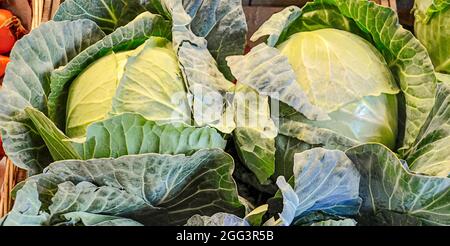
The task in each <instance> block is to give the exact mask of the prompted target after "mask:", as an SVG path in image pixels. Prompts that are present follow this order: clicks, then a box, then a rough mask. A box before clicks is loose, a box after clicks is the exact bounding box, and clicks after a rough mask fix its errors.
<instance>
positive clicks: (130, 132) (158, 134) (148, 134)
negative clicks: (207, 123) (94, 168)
mask: <svg viewBox="0 0 450 246" xmlns="http://www.w3.org/2000/svg"><path fill="white" fill-rule="evenodd" d="M73 145H74V146H75V148H76V149H77V151H78V153H80V155H81V156H82V158H83V159H85V160H86V159H91V158H105V157H114V158H117V157H120V156H124V155H133V154H146V153H159V154H187V155H191V154H193V153H194V152H195V151H197V150H201V149H205V148H220V149H224V148H225V145H226V141H225V140H224V139H223V138H222V136H221V135H220V134H219V133H218V132H217V130H215V129H214V128H210V127H204V128H195V127H190V126H186V125H182V124H180V125H172V124H166V125H158V124H156V123H155V122H152V121H148V120H146V119H144V118H143V117H142V116H140V115H137V114H131V113H130V114H123V115H119V116H116V117H113V118H111V119H108V120H106V121H103V122H98V123H95V124H93V125H92V126H90V127H89V129H88V133H87V138H86V141H85V142H84V143H76V142H74V143H73Z"/></svg>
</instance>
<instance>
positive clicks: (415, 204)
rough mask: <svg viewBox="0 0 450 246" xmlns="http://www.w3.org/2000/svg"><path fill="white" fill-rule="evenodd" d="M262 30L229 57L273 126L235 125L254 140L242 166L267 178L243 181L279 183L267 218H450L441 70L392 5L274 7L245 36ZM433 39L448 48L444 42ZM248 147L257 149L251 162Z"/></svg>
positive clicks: (294, 221)
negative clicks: (266, 130) (244, 50)
mask: <svg viewBox="0 0 450 246" xmlns="http://www.w3.org/2000/svg"><path fill="white" fill-rule="evenodd" d="M416 2H421V1H416ZM427 2H431V1H427ZM444 2H448V1H445V0H444V1H434V3H435V5H433V6H434V7H435V8H436V7H437V5H438V3H442V4H444ZM441 10H442V9H441ZM438 16H440V14H437V13H436V16H435V17H434V18H436V21H437V20H439V21H442V22H441V23H445V21H443V20H440V19H439V17H438ZM447 26H448V24H446V25H442V28H444V27H445V28H446V27H447ZM447 29H448V28H446V30H442V29H441V32H443V33H445V31H448V30H447ZM429 32H434V34H435V35H437V34H438V33H439V31H438V29H430V30H429ZM444 36H445V38H448V36H449V35H448V34H447V35H445V34H444ZM260 39H262V40H263V41H265V42H263V43H261V44H259V45H257V46H256V47H254V48H253V49H252V50H251V51H250V52H249V53H248V54H246V55H244V56H232V57H229V58H227V61H228V64H229V65H230V68H231V71H232V72H233V74H234V76H235V77H236V78H237V80H238V83H239V84H241V85H244V86H247V87H248V88H249V89H251V90H254V91H256V92H257V93H259V94H260V95H262V96H266V97H268V98H269V99H268V100H267V101H268V103H267V106H270V112H269V113H267V114H265V115H266V116H267V117H269V119H270V120H272V121H273V123H274V124H275V125H276V131H272V132H276V133H277V135H276V136H269V135H265V137H264V138H263V137H262V136H263V135H262V134H259V135H258V134H255V133H254V134H253V135H251V134H247V135H244V134H241V133H240V134H235V135H236V136H237V137H239V138H238V140H241V141H235V143H236V149H237V150H238V151H239V150H241V149H244V150H247V149H248V147H249V146H252V145H250V144H248V142H250V143H253V142H257V143H258V145H257V147H259V148H255V150H257V151H255V152H254V153H253V154H249V153H246V154H245V155H244V154H241V156H240V157H241V161H242V162H243V163H244V165H246V166H247V167H249V170H250V171H252V172H253V173H254V175H255V176H257V177H260V176H261V174H260V172H261V170H265V171H266V176H270V178H268V180H265V181H264V182H261V179H259V181H260V183H259V184H255V183H256V182H257V181H256V182H255V181H252V180H251V179H250V178H245V177H243V178H242V180H243V182H245V181H246V182H247V184H250V185H252V187H255V189H258V190H259V191H260V192H261V193H262V194H267V193H270V189H269V188H267V184H268V183H269V184H270V182H272V184H273V183H275V182H276V185H277V188H278V189H279V192H277V194H275V196H274V198H273V201H271V202H270V203H269V204H272V203H275V201H278V202H279V203H282V204H283V208H282V209H278V210H277V212H279V213H278V216H273V217H271V219H269V220H268V221H266V222H265V225H311V224H314V223H316V222H326V221H332V224H333V223H336V224H338V223H339V222H342V221H345V220H348V219H355V222H356V223H358V225H449V224H450V221H449V219H448V218H449V211H450V210H449V209H448V208H449V206H450V196H449V194H450V178H449V170H450V169H449V163H450V162H449V160H450V157H449V156H450V155H449V154H448V153H449V152H448V145H449V139H450V138H449V136H450V131H449V127H448V126H449V123H448V122H449V119H450V114H449V113H448V112H449V110H448V108H449V106H448V105H449V95H450V91H449V88H448V83H446V81H447V80H448V79H447V77H446V76H445V75H441V74H437V73H436V71H435V70H434V67H433V64H432V62H431V58H430V56H431V57H432V58H433V51H430V56H429V55H428V52H427V50H426V49H425V48H424V47H423V45H422V44H421V43H420V42H419V40H417V39H416V38H415V37H414V36H413V34H412V33H411V32H409V31H408V30H405V29H404V28H403V27H402V26H401V25H400V24H399V21H398V17H397V14H396V13H395V12H394V11H393V10H392V9H389V8H386V7H382V6H379V5H376V4H375V3H373V2H371V1H366V0H316V1H313V2H308V3H307V4H306V5H305V6H304V7H303V8H301V9H300V8H298V7H288V8H286V9H284V10H282V11H280V12H279V13H276V14H274V15H273V16H272V17H271V18H270V19H269V20H267V21H266V22H265V23H264V24H263V25H262V26H261V27H260V28H259V29H258V30H257V31H256V32H255V34H254V35H253V36H252V37H251V40H252V41H258V40H260ZM433 39H435V40H436V39H437V36H434V37H433ZM435 45H436V47H440V52H438V51H436V54H438V53H439V54H440V55H442V56H444V55H443V54H442V50H443V49H446V48H448V45H445V44H444V45H442V43H441V44H440V46H438V45H437V44H435ZM444 53H445V52H444ZM446 59H448V56H447V58H446ZM435 60H436V59H435ZM445 64H448V62H447V63H446V62H445V59H444V61H443V62H441V63H440V64H435V65H436V66H437V69H438V70H439V68H442V67H443V66H446V65H445ZM438 80H439V81H440V82H442V83H439V82H438ZM237 129H247V130H246V131H247V132H251V130H254V129H255V128H254V127H253V126H251V125H244V126H239V128H237ZM236 136H235V137H236ZM242 136H245V137H246V139H247V143H244V142H243V141H242V139H245V138H244V137H242ZM241 152H242V151H241ZM244 153H245V152H244ZM253 156H258V157H264V159H263V160H265V161H264V162H263V161H261V162H260V163H261V167H260V168H259V169H256V168H254V167H255V166H256V165H255V164H254V159H252V158H250V157H253ZM263 167H264V169H263ZM255 170H256V171H255ZM269 170H270V172H269ZM247 175H248V174H247ZM270 194H272V193H270ZM211 219H212V217H211ZM324 224H326V223H324ZM353 224H354V223H353Z"/></svg>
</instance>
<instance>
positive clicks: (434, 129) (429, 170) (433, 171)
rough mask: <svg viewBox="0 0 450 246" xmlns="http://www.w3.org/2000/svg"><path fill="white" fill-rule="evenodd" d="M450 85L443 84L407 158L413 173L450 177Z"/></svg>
mask: <svg viewBox="0 0 450 246" xmlns="http://www.w3.org/2000/svg"><path fill="white" fill-rule="evenodd" d="M449 145H450V84H446V83H442V84H440V85H439V89H438V92H437V96H436V104H435V106H434V108H433V110H432V111H431V113H430V116H429V117H428V119H427V121H426V123H425V125H424V127H423V128H422V130H421V132H420V134H419V136H418V138H417V140H416V143H415V144H414V145H413V147H412V148H411V150H410V151H411V152H410V153H409V155H408V157H407V158H406V160H407V162H408V165H409V168H410V169H411V171H413V172H416V173H423V174H427V175H432V176H440V177H448V176H449V175H450V156H449V154H448V153H449V151H448V146H449Z"/></svg>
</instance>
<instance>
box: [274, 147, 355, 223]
mask: <svg viewBox="0 0 450 246" xmlns="http://www.w3.org/2000/svg"><path fill="white" fill-rule="evenodd" d="M294 179H295V185H294V187H291V185H289V184H288V183H287V182H286V180H285V178H284V177H278V180H277V185H278V187H279V188H280V190H281V192H282V194H283V204H284V206H283V212H282V213H281V214H280V219H281V221H282V224H284V225H290V224H291V223H293V222H294V223H295V220H299V219H301V217H302V216H305V215H306V214H308V213H311V212H314V211H321V212H325V213H327V214H330V215H336V216H353V215H355V214H356V213H358V210H359V207H360V202H361V201H360V198H359V180H360V175H359V173H358V171H357V170H356V168H355V167H354V166H353V163H352V162H351V161H350V159H349V158H348V157H347V156H346V155H345V153H344V152H342V151H339V150H325V149H322V148H315V149H311V150H308V151H304V152H302V153H300V154H296V155H295V164H294Z"/></svg>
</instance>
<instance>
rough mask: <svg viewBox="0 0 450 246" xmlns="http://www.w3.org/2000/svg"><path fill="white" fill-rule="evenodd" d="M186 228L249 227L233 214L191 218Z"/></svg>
mask: <svg viewBox="0 0 450 246" xmlns="http://www.w3.org/2000/svg"><path fill="white" fill-rule="evenodd" d="M186 226H250V224H248V222H247V221H245V220H244V219H241V218H239V217H237V216H236V215H234V214H227V213H217V214H214V215H212V216H200V215H194V216H192V217H191V218H190V219H189V220H188V221H187V223H186Z"/></svg>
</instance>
